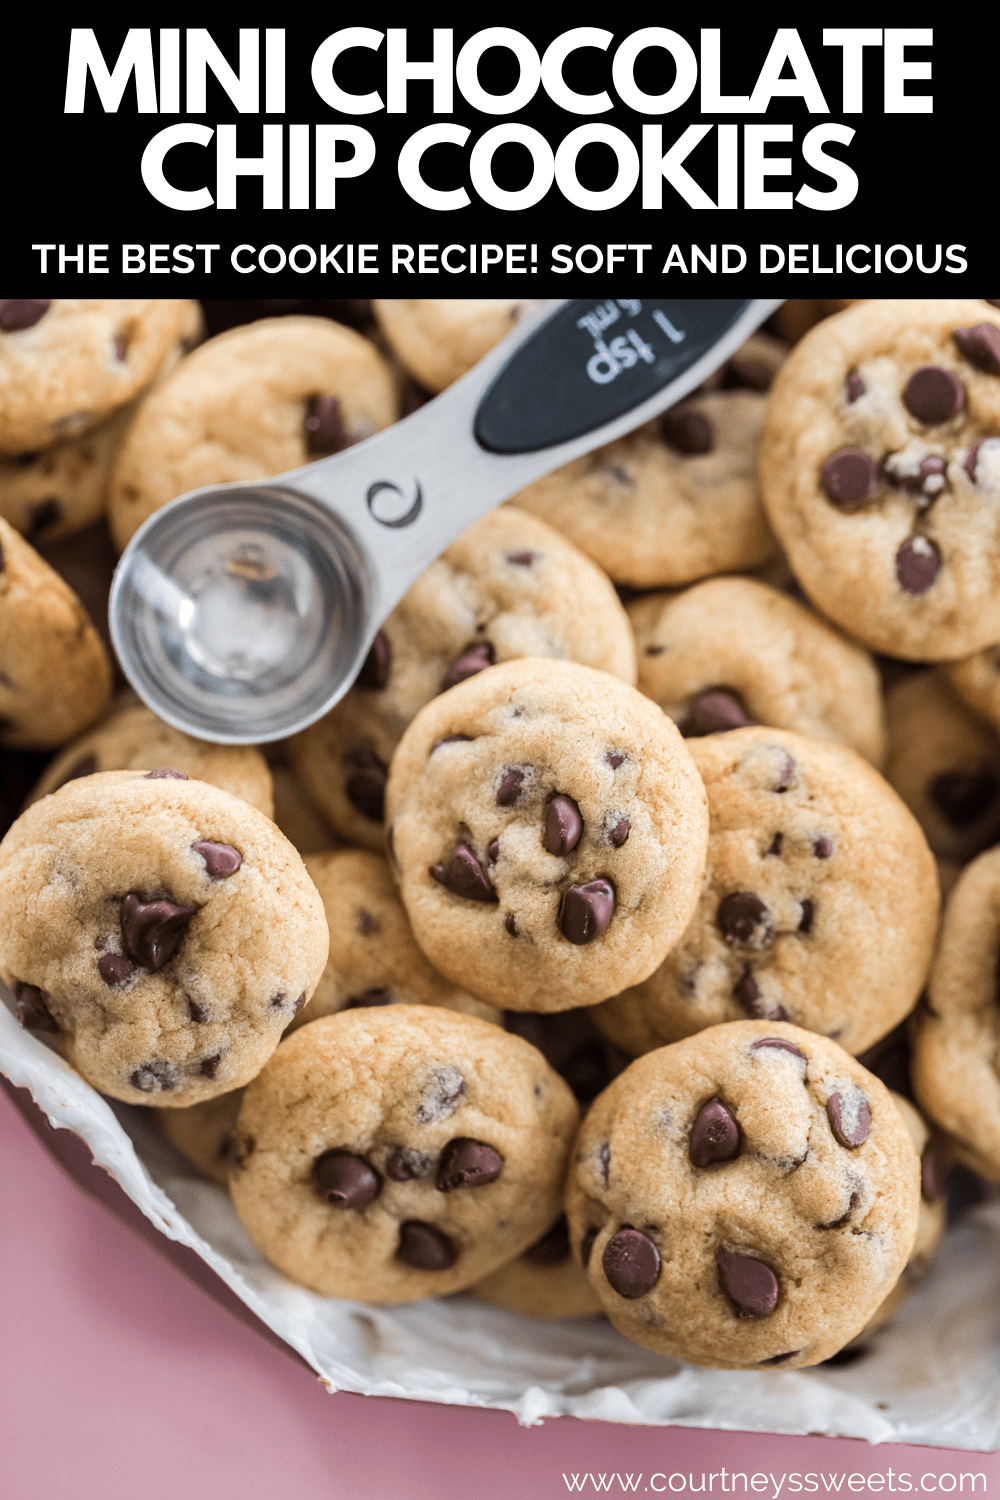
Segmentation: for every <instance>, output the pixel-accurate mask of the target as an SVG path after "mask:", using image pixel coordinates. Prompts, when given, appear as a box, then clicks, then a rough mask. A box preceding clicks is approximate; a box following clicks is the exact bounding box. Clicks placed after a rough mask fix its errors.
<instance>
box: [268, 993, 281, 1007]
mask: <svg viewBox="0 0 1000 1500" xmlns="http://www.w3.org/2000/svg"><path fill="white" fill-rule="evenodd" d="M284 1003H285V992H284V990H279V991H278V993H277V994H276V995H272V996H271V999H270V1001H269V1004H270V1006H271V1009H272V1010H280V1009H281V1007H282V1005H284Z"/></svg>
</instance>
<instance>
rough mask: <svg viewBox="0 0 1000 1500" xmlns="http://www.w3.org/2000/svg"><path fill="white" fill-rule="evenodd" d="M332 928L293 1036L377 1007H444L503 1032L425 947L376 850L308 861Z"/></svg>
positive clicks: (490, 1010) (495, 1015)
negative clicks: (323, 1019) (342, 1013)
mask: <svg viewBox="0 0 1000 1500" xmlns="http://www.w3.org/2000/svg"><path fill="white" fill-rule="evenodd" d="M305 866H306V869H307V870H308V872H309V876H310V879H311V880H312V881H313V884H314V885H315V886H316V889H317V890H318V891H319V893H320V896H321V897H322V900H323V909H324V911H325V912H326V919H327V923H328V925H329V928H330V957H329V959H328V960H327V965H326V968H325V969H324V971H323V976H322V978H321V979H320V982H319V984H318V985H317V986H316V990H315V993H314V994H313V997H312V999H311V1000H310V1002H309V1004H308V1005H307V1006H306V1008H305V1010H301V1011H299V1013H298V1015H296V1017H295V1019H294V1020H293V1022H292V1028H294V1027H297V1026H302V1025H305V1024H306V1023H307V1022H309V1021H315V1020H316V1019H317V1017H319V1016H330V1015H334V1014H335V1013H336V1012H337V1011H339V1010H356V1009H358V1008H365V1007H369V1006H374V1005H441V1006H443V1007H444V1008H445V1010H461V1011H465V1012H466V1014H467V1015H470V1016H480V1017H481V1018H482V1019H483V1020H484V1021H492V1022H493V1023H494V1024H495V1025H496V1024H499V1022H500V1020H501V1016H500V1012H499V1011H498V1010H496V1009H495V1007H494V1006H492V1005H484V1004H483V1002H482V1001H481V1000H476V999H474V998H473V996H472V995H468V994H466V993H465V991H464V990H460V989H457V988H456V987H455V985H453V984H452V983H451V982H450V981H449V980H447V979H445V977H444V975H443V974H439V973H438V972H437V970H436V969H434V968H432V966H431V965H430V964H429V963H428V962H427V960H426V958H425V957H424V955H423V953H422V952H421V951H420V949H419V947H418V946H417V942H416V939H415V938H414V936H413V933H412V931H411V929H410V923H409V919H408V918H407V915H406V911H405V909H404V907H403V903H402V901H400V899H399V893H398V891H397V890H396V883H395V881H394V880H393V878H392V875H391V873H390V871H389V866H388V865H387V863H386V861H385V859H384V858H383V857H382V855H380V854H373V853H371V851H370V850H368V849H337V850H328V851H326V852H325V853H321V854H310V855H308V856H307V857H306V861H305Z"/></svg>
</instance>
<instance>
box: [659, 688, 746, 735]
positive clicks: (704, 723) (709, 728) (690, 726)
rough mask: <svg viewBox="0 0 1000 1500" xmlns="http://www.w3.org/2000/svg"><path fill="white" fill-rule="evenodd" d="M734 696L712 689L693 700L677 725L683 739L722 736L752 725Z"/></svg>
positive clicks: (723, 690) (722, 689) (720, 689)
mask: <svg viewBox="0 0 1000 1500" xmlns="http://www.w3.org/2000/svg"><path fill="white" fill-rule="evenodd" d="M753 722H754V721H753V719H749V718H747V715H746V714H745V713H744V712H743V709H742V707H741V706H740V704H739V702H738V701H737V699H736V698H735V697H734V695H733V694H732V693H730V692H728V691H727V690H726V689H724V688H714V689H713V690H712V691H711V692H710V693H702V694H700V696H699V697H697V698H693V699H692V700H691V702H690V704H689V705H688V711H687V713H686V714H685V716H684V718H683V719H682V720H681V721H680V723H679V724H678V725H677V728H678V729H679V730H680V732H681V734H682V735H683V736H684V738H685V739H687V740H690V739H697V738H698V737H699V736H701V735H703V734H722V733H725V731H726V730H729V729H743V728H745V727H746V725H748V724H752V723H753Z"/></svg>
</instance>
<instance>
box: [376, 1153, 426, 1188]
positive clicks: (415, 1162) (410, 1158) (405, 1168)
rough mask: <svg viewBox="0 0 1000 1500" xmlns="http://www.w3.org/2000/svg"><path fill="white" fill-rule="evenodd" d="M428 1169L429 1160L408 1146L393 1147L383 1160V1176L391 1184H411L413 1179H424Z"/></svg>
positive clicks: (423, 1154) (424, 1154)
mask: <svg viewBox="0 0 1000 1500" xmlns="http://www.w3.org/2000/svg"><path fill="white" fill-rule="evenodd" d="M430 1168H431V1158H430V1157H429V1156H428V1155H427V1154H426V1153H425V1152H423V1151H414V1150H413V1148H412V1147H410V1146H394V1147H393V1149H392V1150H391V1151H390V1152H389V1155H388V1156H387V1157H386V1159H385V1175H386V1176H387V1177H389V1178H391V1179H392V1181H393V1182H412V1181H413V1180H414V1179H415V1178H418V1177H426V1176H427V1173H428V1172H429V1171H430Z"/></svg>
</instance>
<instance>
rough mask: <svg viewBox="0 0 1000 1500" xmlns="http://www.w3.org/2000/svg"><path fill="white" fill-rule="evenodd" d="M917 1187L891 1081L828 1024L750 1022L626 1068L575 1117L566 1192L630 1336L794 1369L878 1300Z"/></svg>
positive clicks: (580, 1239)
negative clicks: (827, 1029) (834, 1036)
mask: <svg viewBox="0 0 1000 1500" xmlns="http://www.w3.org/2000/svg"><path fill="white" fill-rule="evenodd" d="M919 1201H920V1163H919V1160H918V1157H917V1153H916V1151H915V1150H914V1147H913V1144H912V1142H911V1140H910V1137H909V1134H908V1132H907V1129H906V1126H905V1124H904V1123H903V1120H902V1118H901V1117H900V1114H899V1112H898V1110H897V1109H896V1107H895V1105H894V1104H893V1102H892V1098H891V1096H890V1094H889V1091H888V1090H887V1089H886V1088H885V1086H884V1085H883V1084H882V1083H880V1082H879V1080H878V1079H877V1078H875V1077H874V1076H873V1075H872V1074H871V1073H868V1072H867V1071H866V1069H864V1068H863V1067H862V1066H861V1064H860V1063H858V1062H857V1061H856V1060H855V1059H854V1058H852V1057H849V1056H848V1054H847V1053H846V1052H844V1051H843V1049H842V1048H840V1047H838V1046H837V1045H836V1043H834V1042H831V1041H829V1040H827V1039H826V1038H824V1037H818V1036H815V1035H813V1034H812V1033H810V1032H806V1031H803V1030H801V1029H800V1028H799V1027H795V1026H788V1025H782V1024H777V1025H775V1024H774V1023H773V1022H761V1021H743V1022H737V1023H734V1024H730V1025H725V1026H714V1027H712V1028H710V1029H709V1030H707V1031H704V1032H702V1033H701V1034H700V1035H698V1036H696V1037H689V1038H687V1039H686V1040H685V1041H682V1042H677V1043H675V1044H674V1045H673V1046H669V1047H663V1048H661V1049H660V1050H658V1051H656V1052H653V1053H650V1054H649V1055H648V1056H646V1057H643V1058H640V1059H639V1060H638V1061H636V1062H634V1063H633V1064H632V1065H631V1067H630V1068H628V1069H627V1070H626V1071H625V1072H624V1073H622V1074H620V1075H619V1077H618V1078H617V1079H616V1080H615V1081H614V1082H613V1083H612V1084H611V1085H610V1086H609V1087H608V1088H607V1089H606V1090H605V1092H604V1093H603V1094H602V1095H601V1096H600V1098H599V1099H597V1100H596V1101H595V1103H594V1104H593V1105H592V1107H591V1109H590V1112H589V1113H588V1115H587V1117H586V1119H585V1120H584V1122H583V1125H582V1126H581V1128H580V1134H579V1136H578V1138H577V1142H576V1145H575V1147H574V1150H573V1161H572V1164H571V1167H570V1176H569V1185H568V1188H567V1198H566V1208H567V1216H568V1219H569V1225H570V1239H571V1242H572V1244H573V1249H574V1253H575V1254H576V1256H577V1258H578V1260H580V1262H581V1263H582V1264H583V1265H584V1266H585V1267H586V1269H587V1272H588V1275H589V1277H590V1283H591V1286H592V1287H593V1289H594V1291H595V1292H596V1293H597V1295H598V1297H599V1298H600V1300H601V1303H602V1304H603V1307H604V1311H605V1312H606V1313H607V1315H608V1317H609V1318H610V1319H611V1321H612V1323H614V1325H615V1327H616V1328H617V1329H618V1330H619V1331H620V1332H621V1333H623V1334H625V1336H626V1337H627V1338H630V1339H632V1340H634V1341H635V1342H636V1343H639V1344H643V1345H645V1346H646V1347H647V1348H651V1349H655V1350H656V1351H657V1352H659V1353H662V1354H669V1355H673V1356H674V1357H675V1358H678V1359H683V1360H687V1361H689V1362H690V1363H692V1364H699V1365H707V1366H711V1367H715V1368H721V1369H753V1368H762V1367H763V1368H768V1367H779V1368H782V1369H796V1368H801V1367H802V1366H806V1365H812V1364H816V1363H818V1362H819V1361H821V1360H823V1359H827V1358H829V1356H830V1355H831V1354H833V1353H835V1352H836V1351H837V1350H838V1349H840V1348H842V1347H843V1346H844V1344H846V1343H847V1342H848V1340H849V1339H851V1338H853V1337H854V1335H855V1334H857V1333H858V1332H859V1331H860V1330H861V1328H862V1327H863V1326H864V1325H865V1323H866V1322H867V1320H868V1318H869V1317H870V1316H871V1315H872V1314H873V1313H874V1312H875V1311H876V1309H877V1308H878V1307H879V1306H880V1304H881V1303H882V1301H883V1300H884V1298H885V1296H886V1295H887V1294H888V1292H889V1291H890V1290H891V1288H892V1287H893V1286H894V1284H895V1283H896V1280H897V1278H898V1277H899V1275H900V1273H901V1271H902V1270H903V1267H904V1265H905V1264H906V1261H907V1257H908V1256H909V1254H910V1251H911V1249H912V1246H913V1243H914V1239H915V1235H916V1230H917V1219H918V1210H919Z"/></svg>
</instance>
